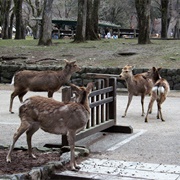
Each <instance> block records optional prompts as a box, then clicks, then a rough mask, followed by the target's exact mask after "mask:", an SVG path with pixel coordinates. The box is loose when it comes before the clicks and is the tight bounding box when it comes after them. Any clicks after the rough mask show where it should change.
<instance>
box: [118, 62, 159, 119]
mask: <svg viewBox="0 0 180 180" xmlns="http://www.w3.org/2000/svg"><path fill="white" fill-rule="evenodd" d="M132 70H133V66H130V65H126V66H124V68H123V69H122V72H121V74H120V75H119V77H120V79H122V80H125V81H126V84H127V89H128V102H127V106H126V109H125V112H124V115H123V116H122V117H126V115H127V110H128V108H129V105H130V103H131V101H132V98H133V96H139V95H140V96H141V105H142V114H141V116H144V114H145V113H144V99H145V96H146V95H149V94H151V90H152V88H153V85H154V83H155V82H156V81H157V80H158V77H157V74H156V73H155V71H156V70H157V71H160V70H161V68H158V69H156V68H155V67H152V68H151V69H150V70H148V71H147V72H144V73H140V74H136V75H133V73H132ZM151 111H152V110H150V111H149V112H150V113H151Z"/></svg>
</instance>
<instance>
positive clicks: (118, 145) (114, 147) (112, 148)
mask: <svg viewBox="0 0 180 180" xmlns="http://www.w3.org/2000/svg"><path fill="white" fill-rule="evenodd" d="M146 131H147V130H144V129H142V130H140V132H138V133H136V134H135V135H133V136H131V137H129V138H127V139H125V140H124V141H121V142H120V143H117V144H116V145H114V146H113V147H111V148H109V149H107V151H114V150H116V149H118V148H120V147H121V146H123V145H124V144H126V143H128V142H130V141H132V140H133V139H135V138H137V137H139V136H140V135H142V134H144V133H145V132H146Z"/></svg>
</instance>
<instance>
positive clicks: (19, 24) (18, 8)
mask: <svg viewBox="0 0 180 180" xmlns="http://www.w3.org/2000/svg"><path fill="white" fill-rule="evenodd" d="M22 3H23V0H14V13H15V16H16V34H15V39H25V26H24V24H23V19H22Z"/></svg>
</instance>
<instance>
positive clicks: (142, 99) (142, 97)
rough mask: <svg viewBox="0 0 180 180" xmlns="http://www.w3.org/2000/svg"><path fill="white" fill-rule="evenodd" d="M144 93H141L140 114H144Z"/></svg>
mask: <svg viewBox="0 0 180 180" xmlns="http://www.w3.org/2000/svg"><path fill="white" fill-rule="evenodd" d="M144 97H145V96H144V94H143V95H141V106H142V114H141V116H144Z"/></svg>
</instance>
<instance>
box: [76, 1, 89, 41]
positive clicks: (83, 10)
mask: <svg viewBox="0 0 180 180" xmlns="http://www.w3.org/2000/svg"><path fill="white" fill-rule="evenodd" d="M86 16H87V0H78V18H77V27H76V36H75V38H74V42H84V41H85V40H86Z"/></svg>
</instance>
